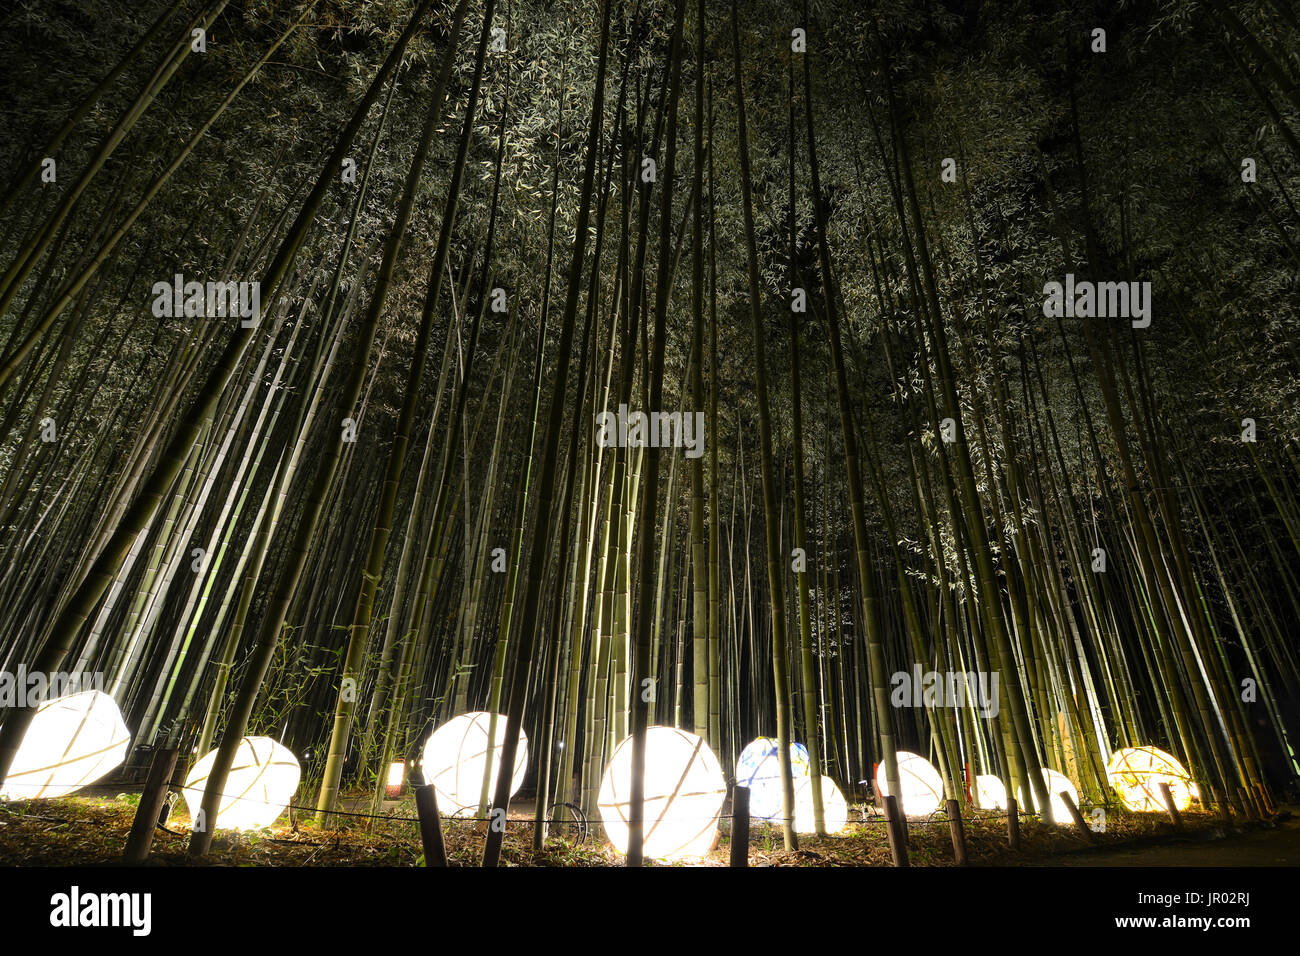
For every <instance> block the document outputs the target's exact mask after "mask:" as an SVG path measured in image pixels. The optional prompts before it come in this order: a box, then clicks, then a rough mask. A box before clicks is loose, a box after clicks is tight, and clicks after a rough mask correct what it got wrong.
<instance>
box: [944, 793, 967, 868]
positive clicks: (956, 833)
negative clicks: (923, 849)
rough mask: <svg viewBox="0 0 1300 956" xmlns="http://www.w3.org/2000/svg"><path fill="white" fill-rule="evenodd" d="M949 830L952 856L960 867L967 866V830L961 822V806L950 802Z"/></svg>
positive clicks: (954, 801) (955, 802) (953, 801)
mask: <svg viewBox="0 0 1300 956" xmlns="http://www.w3.org/2000/svg"><path fill="white" fill-rule="evenodd" d="M948 830H949V831H950V832H951V834H952V855H953V859H954V860H956V862H957V865H958V866H965V865H966V828H965V827H964V826H962V822H961V804H960V803H958V802H957V801H956V800H949V801H948Z"/></svg>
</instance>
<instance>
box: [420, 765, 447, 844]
mask: <svg viewBox="0 0 1300 956" xmlns="http://www.w3.org/2000/svg"><path fill="white" fill-rule="evenodd" d="M420 779H421V781H423V777H421V778H420ZM411 782H412V783H415V781H414V780H412V781H411ZM415 812H416V813H417V814H419V817H420V842H421V843H423V844H424V865H425V866H446V865H447V848H446V846H445V845H444V844H443V842H442V822H441V821H440V820H439V819H438V798H437V797H436V796H435V795H434V792H433V784H431V783H423V782H421V783H419V784H416V786H415Z"/></svg>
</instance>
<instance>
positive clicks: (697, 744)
mask: <svg viewBox="0 0 1300 956" xmlns="http://www.w3.org/2000/svg"><path fill="white" fill-rule="evenodd" d="M631 795H632V738H631V737H626V738H624V740H623V741H622V743H620V744H619V745H618V746H617V747H616V748H615V749H614V754H613V756H612V757H610V760H609V766H607V767H606V768H605V774H604V776H603V777H602V778H601V781H600V793H599V795H598V796H597V798H596V806H597V809H598V810H599V811H600V819H601V822H602V823H603V824H604V825H605V833H606V835H607V836H608V837H609V842H610V843H612V844H614V849H615V850H617V851H618V852H619V853H627V845H628V838H629V833H628V825H627V821H628V817H629V815H630V814H631V806H632V805H631V800H632V796H631ZM726 796H727V782H726V780H725V779H724V778H723V776H722V767H721V766H720V765H719V764H718V758H717V757H715V756H714V755H713V751H712V750H710V749H709V745H708V744H706V743H705V742H704V741H703V740H702V739H700V738H699V737H697V736H695V735H694V734H692V733H687V732H686V731H685V730H678V729H677V728H676V727H651V728H650V729H649V730H647V731H646V744H645V823H644V827H645V829H644V831H643V832H644V842H643V843H642V850H643V852H644V853H645V855H646V856H647V857H651V858H654V859H668V860H673V859H678V858H680V857H685V856H703V855H704V854H705V853H708V852H709V847H711V846H712V845H713V837H714V834H715V833H716V832H717V828H718V812H719V811H720V810H721V809H722V802H723V801H724V800H725V799H726Z"/></svg>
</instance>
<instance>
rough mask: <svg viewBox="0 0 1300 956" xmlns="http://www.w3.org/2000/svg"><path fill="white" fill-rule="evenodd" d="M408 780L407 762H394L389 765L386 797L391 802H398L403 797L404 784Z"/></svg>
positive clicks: (385, 790)
mask: <svg viewBox="0 0 1300 956" xmlns="http://www.w3.org/2000/svg"><path fill="white" fill-rule="evenodd" d="M405 780H406V761H405V760H394V761H393V762H392V763H390V764H389V765H388V784H387V786H386V787H385V788H384V796H385V797H387V798H388V799H389V800H396V799H397V798H398V797H400V796H401V795H402V783H403V782H404V781H405Z"/></svg>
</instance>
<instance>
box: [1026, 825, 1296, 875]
mask: <svg viewBox="0 0 1300 956" xmlns="http://www.w3.org/2000/svg"><path fill="white" fill-rule="evenodd" d="M1031 865H1037V866H1300V820H1297V819H1295V818H1292V819H1290V820H1287V821H1285V822H1283V823H1282V824H1280V825H1279V826H1278V827H1277V829H1275V830H1255V831H1252V832H1250V833H1243V834H1239V835H1235V836H1229V837H1225V838H1224V839H1221V840H1212V841H1208V842H1195V843H1193V842H1188V843H1175V844H1170V845H1167V846H1144V847H1133V848H1130V849H1123V850H1097V851H1081V852H1076V853H1063V854H1060V855H1058V856H1055V857H1051V858H1048V859H1042V860H1037V861H1034V863H1033V864H1031Z"/></svg>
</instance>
